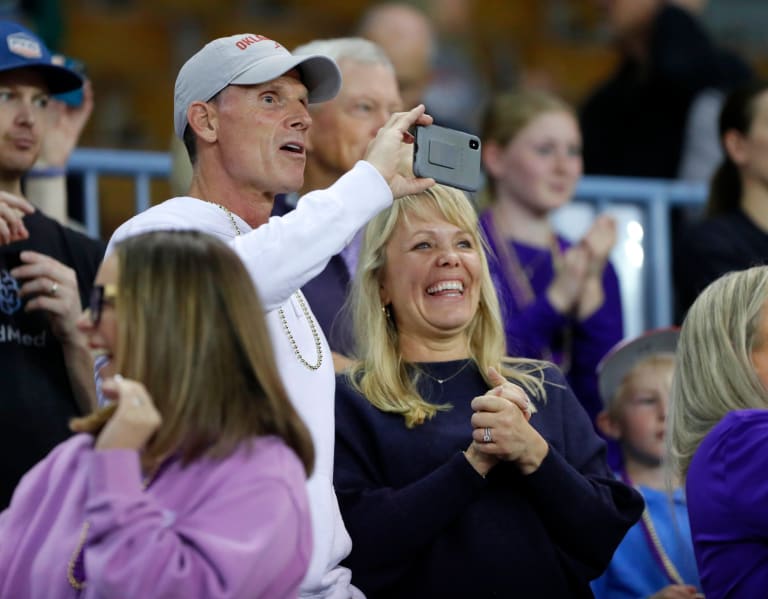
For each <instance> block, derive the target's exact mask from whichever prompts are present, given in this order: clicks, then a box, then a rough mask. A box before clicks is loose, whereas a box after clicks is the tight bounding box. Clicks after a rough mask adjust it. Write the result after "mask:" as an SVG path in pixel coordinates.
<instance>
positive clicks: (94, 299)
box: [88, 285, 117, 326]
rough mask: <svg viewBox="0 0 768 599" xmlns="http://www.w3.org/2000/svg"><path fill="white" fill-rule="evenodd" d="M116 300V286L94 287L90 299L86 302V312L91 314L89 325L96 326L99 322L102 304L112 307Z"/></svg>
mask: <svg viewBox="0 0 768 599" xmlns="http://www.w3.org/2000/svg"><path fill="white" fill-rule="evenodd" d="M116 298H117V285H94V286H93V289H91V299H90V301H89V302H88V311H89V312H90V314H91V324H93V326H98V325H99V322H101V312H102V310H103V309H104V304H107V305H108V306H109V305H114V303H115V299H116Z"/></svg>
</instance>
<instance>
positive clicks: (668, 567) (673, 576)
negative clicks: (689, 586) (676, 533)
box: [643, 506, 685, 584]
mask: <svg viewBox="0 0 768 599" xmlns="http://www.w3.org/2000/svg"><path fill="white" fill-rule="evenodd" d="M643 525H644V526H645V530H646V531H647V532H648V538H650V539H651V543H653V545H654V547H655V548H656V553H657V555H658V556H659V559H660V560H661V563H662V566H663V567H664V573H665V574H666V575H667V578H669V579H670V580H671V581H672V582H673V583H675V584H685V581H684V580H683V577H682V576H680V572H679V571H678V569H677V568H676V567H675V564H673V563H672V560H671V559H670V558H669V555H667V552H666V551H665V550H664V545H662V544H661V539H660V538H659V533H657V532H656V527H655V526H654V525H653V520H651V514H650V513H649V512H648V507H647V506H646V508H645V509H644V510H643Z"/></svg>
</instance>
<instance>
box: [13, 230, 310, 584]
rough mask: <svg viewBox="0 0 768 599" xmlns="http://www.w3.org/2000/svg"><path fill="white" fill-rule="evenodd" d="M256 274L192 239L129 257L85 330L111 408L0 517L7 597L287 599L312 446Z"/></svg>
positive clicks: (303, 531) (129, 244) (110, 266)
mask: <svg viewBox="0 0 768 599" xmlns="http://www.w3.org/2000/svg"><path fill="white" fill-rule="evenodd" d="M261 314H262V309H261V306H260V303H259V300H258V297H257V294H256V291H255V289H254V287H253V285H252V283H251V279H250V278H249V277H248V273H247V271H246V270H245V267H244V266H243V265H242V263H241V262H240V260H239V259H238V258H237V256H236V255H235V254H234V252H233V251H232V250H230V249H229V248H228V247H227V246H226V245H224V244H223V243H221V242H219V241H217V240H216V239H214V238H213V237H210V236H208V235H205V234H202V233H197V232H191V231H188V232H181V231H177V232H155V233H147V234H142V235H138V236H136V237H132V238H129V239H127V240H126V241H124V242H121V243H120V244H119V245H117V246H116V248H115V251H114V252H113V253H112V254H110V256H109V257H107V258H106V259H105V261H104V263H103V264H102V266H101V268H100V270H99V273H98V275H97V277H96V282H95V286H94V293H93V296H92V298H91V302H90V308H89V310H87V311H86V313H85V314H84V315H83V316H82V317H81V319H80V323H79V327H80V329H81V330H82V331H83V332H84V333H85V335H86V336H87V337H88V341H89V345H90V347H91V348H92V349H94V350H96V351H98V352H99V353H102V354H105V355H106V356H107V357H108V358H109V364H108V366H107V367H105V370H104V371H102V375H103V376H104V377H105V380H104V384H103V385H104V386H103V391H104V394H105V396H106V397H107V398H109V399H111V400H112V402H113V403H112V404H111V405H110V406H109V407H107V408H103V409H101V410H100V411H98V412H96V413H94V414H93V415H91V416H88V417H86V418H83V419H80V420H76V421H73V423H72V428H73V430H75V431H76V432H79V433H81V434H78V435H76V436H75V437H73V438H72V439H70V440H69V441H66V442H64V443H62V444H61V445H59V446H58V447H57V448H55V449H54V450H53V451H52V452H51V454H49V456H48V457H47V458H45V459H44V460H43V461H42V462H40V463H39V464H38V465H37V466H35V468H34V469H33V470H31V471H30V472H29V473H28V474H27V475H26V476H25V477H24V478H23V479H22V481H21V483H20V484H19V486H18V487H17V489H16V491H15V493H14V496H13V499H12V501H11V505H10V507H9V508H8V510H7V511H5V512H3V513H2V514H0V596H2V597H30V598H35V597H39V598H41V599H42V598H45V599H48V598H59V597H62V598H63V597H121V598H132V597H136V598H147V597H222V598H223V597H227V598H229V597H232V598H235V597H237V598H243V599H252V598H254V597H287V596H290V595H295V594H296V593H297V592H298V587H299V583H300V582H301V580H302V578H303V577H304V574H305V573H306V570H307V567H308V564H309V554H310V552H311V547H312V540H311V526H310V519H309V508H308V504H307V496H306V487H305V480H306V476H307V475H308V473H309V472H311V470H312V463H313V460H314V456H313V447H312V442H311V440H310V437H309V433H308V431H307V429H306V428H305V426H304V424H303V423H302V422H301V420H300V419H299V417H298V416H297V414H296V412H295V410H294V409H293V407H292V406H291V404H290V402H289V400H288V397H287V395H286V393H285V390H284V389H283V385H282V382H281V381H280V379H279V377H278V376H277V374H276V372H277V369H276V367H275V363H274V358H273V355H272V351H271V345H270V341H269V334H268V331H267V328H266V325H265V322H264V319H263V317H262V316H261Z"/></svg>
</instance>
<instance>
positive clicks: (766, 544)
mask: <svg viewBox="0 0 768 599" xmlns="http://www.w3.org/2000/svg"><path fill="white" fill-rule="evenodd" d="M766 441H768V410H739V411H737V412H731V413H729V414H727V415H726V416H725V417H724V418H723V419H722V420H721V421H720V422H719V423H718V424H716V425H715V426H714V427H713V428H712V430H711V431H710V432H709V433H708V434H707V436H706V437H704V440H703V441H702V442H701V445H699V448H698V450H696V453H695V454H694V456H693V460H692V461H691V466H690V468H689V470H688V477H687V480H686V485H685V488H686V493H687V496H688V516H689V518H690V523H691V533H692V535H693V549H694V552H695V554H696V561H697V563H698V566H699V574H700V575H701V583H702V587H703V589H704V594H705V595H706V597H707V599H717V598H718V597H730V598H732V599H740V598H744V599H752V598H753V597H765V596H766V593H767V592H768V477H766V473H768V446H767V445H766Z"/></svg>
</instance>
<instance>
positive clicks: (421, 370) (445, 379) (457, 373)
mask: <svg viewBox="0 0 768 599" xmlns="http://www.w3.org/2000/svg"><path fill="white" fill-rule="evenodd" d="M470 362H471V360H466V361H465V362H464V364H463V365H462V366H461V368H459V369H458V370H457V371H456V372H454V373H453V374H452V375H451V376H447V377H445V378H443V379H439V378H437V377H436V376H433V375H431V374H429V373H428V372H427V371H426V370H423V369H419V371H420V372H421V373H422V374H425V375H427V376H428V377H429V378H431V379H432V380H433V381H435V382H437V383H440V384H441V385H442V384H443V383H447V382H448V381H450V380H451V379H453V378H456V377H457V376H459V375H460V374H461V372H462V371H463V370H464V369H465V368H466V367H467V366H469V364H470Z"/></svg>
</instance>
